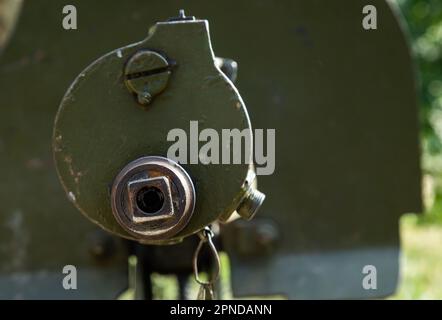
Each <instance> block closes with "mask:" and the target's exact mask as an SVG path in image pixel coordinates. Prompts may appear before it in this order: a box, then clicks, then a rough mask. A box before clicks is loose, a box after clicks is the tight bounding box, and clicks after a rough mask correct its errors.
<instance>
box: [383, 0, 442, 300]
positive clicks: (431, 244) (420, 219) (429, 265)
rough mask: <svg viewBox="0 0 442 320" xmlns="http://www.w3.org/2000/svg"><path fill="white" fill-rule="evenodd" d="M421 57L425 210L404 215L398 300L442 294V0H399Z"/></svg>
mask: <svg viewBox="0 0 442 320" xmlns="http://www.w3.org/2000/svg"><path fill="white" fill-rule="evenodd" d="M395 2H396V3H397V4H398V5H399V7H400V9H401V11H402V14H403V16H404V18H405V20H406V24H407V27H408V31H409V34H410V36H411V39H410V45H411V46H412V50H413V54H414V56H415V61H416V76H417V83H418V94H419V101H418V103H419V107H420V108H419V110H420V114H419V116H420V128H421V148H422V168H423V172H424V179H423V192H424V205H425V208H426V210H425V211H426V212H425V213H424V214H422V215H419V216H416V215H406V216H405V217H403V218H402V220H401V241H402V248H403V250H402V258H401V259H402V261H401V279H400V280H401V281H400V285H399V289H398V292H397V294H396V295H395V296H393V297H392V298H393V299H442V1H441V0H396V1H395Z"/></svg>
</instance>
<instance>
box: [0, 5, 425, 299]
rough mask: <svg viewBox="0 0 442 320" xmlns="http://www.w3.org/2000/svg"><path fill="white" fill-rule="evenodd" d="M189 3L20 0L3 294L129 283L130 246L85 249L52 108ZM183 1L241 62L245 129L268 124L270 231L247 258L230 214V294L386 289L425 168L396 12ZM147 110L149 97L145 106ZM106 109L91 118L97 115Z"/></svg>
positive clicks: (0, 197)
mask: <svg viewBox="0 0 442 320" xmlns="http://www.w3.org/2000/svg"><path fill="white" fill-rule="evenodd" d="M66 4H74V5H75V6H76V7H77V9H78V12H79V29H78V30H75V31H65V30H63V28H62V27H61V19H62V15H61V9H62V7H63V6H64V5H66ZM366 4H374V5H376V7H377V8H378V15H379V18H378V21H379V29H378V30H376V31H370V32H367V31H364V30H363V29H362V28H361V18H362V14H361V12H362V9H361V8H362V7H363V6H364V5H366ZM182 6H183V3H182V2H180V1H172V0H170V1H169V0H162V1H141V0H128V1H124V2H123V1H121V2H117V1H108V2H106V5H104V4H103V3H102V2H99V1H86V0H83V1H69V2H67V1H64V0H57V1H54V0H51V1H49V0H40V1H38V2H37V1H28V2H25V4H24V7H23V11H22V14H21V17H20V19H19V22H18V25H17V29H16V31H15V33H14V34H13V35H12V37H11V38H10V42H9V45H8V47H7V48H6V50H5V51H4V52H3V55H2V56H0V99H1V106H2V110H3V111H2V117H1V118H0V130H1V131H0V134H1V136H0V142H1V143H0V154H1V157H0V165H1V168H2V180H1V181H0V201H1V203H2V208H1V210H0V230H1V232H0V248H1V250H0V294H1V296H2V297H6V298H8V297H42V298H44V297H48V292H49V288H50V289H51V291H50V292H52V293H53V295H55V296H57V297H67V298H69V297H74V296H75V297H83V298H87V297H111V296H115V294H116V293H117V292H119V290H120V289H121V288H123V287H124V286H125V284H126V283H125V281H126V279H125V274H124V273H125V266H126V264H125V263H126V262H125V261H124V258H125V255H124V250H123V251H117V253H116V255H115V256H114V259H115V260H111V262H109V263H108V264H104V265H102V264H99V263H97V262H96V261H95V260H94V258H92V257H91V256H90V254H89V252H88V249H89V246H90V244H89V242H88V241H87V240H86V239H88V236H87V235H88V234H89V233H90V232H94V230H95V227H94V226H93V225H92V224H91V223H89V222H88V221H87V220H86V219H84V217H82V216H81V215H80V214H79V213H78V211H77V210H76V209H75V208H74V207H73V206H72V204H70V203H69V202H68V200H67V199H66V196H65V193H64V192H63V190H62V188H61V186H60V184H59V182H58V181H57V177H56V173H55V167H54V165H53V163H52V159H51V157H52V156H51V134H52V125H53V120H54V117H55V113H56V111H57V108H58V106H59V103H60V101H61V100H62V98H63V95H64V94H65V92H66V89H67V88H68V87H69V86H70V84H71V83H72V80H73V79H75V77H77V75H78V74H79V73H81V72H82V70H84V68H85V67H86V66H88V65H89V64H90V63H91V61H95V59H97V58H99V57H102V56H103V55H105V54H106V53H108V52H111V51H112V50H114V49H115V48H122V47H124V46H126V45H127V44H130V43H136V42H137V41H140V39H144V38H145V37H146V33H147V29H148V26H151V25H153V24H154V23H155V22H156V21H159V20H163V19H165V18H167V17H170V16H171V15H174V14H176V12H177V11H178V9H180V8H181V7H182ZM184 9H186V11H187V12H188V13H189V14H192V15H195V16H197V17H201V18H205V19H207V20H208V21H210V29H211V32H210V33H211V39H212V44H213V48H214V52H215V53H216V55H218V56H222V57H229V58H232V59H234V60H235V61H237V62H238V64H239V73H238V81H237V83H236V87H237V88H238V89H239V92H240V93H241V96H242V97H243V99H244V101H245V103H246V105H247V106H248V110H249V112H250V118H251V122H252V125H253V127H256V128H276V130H277V141H276V148H277V149H276V172H275V174H274V175H272V176H268V177H267V176H266V177H265V176H261V177H259V187H260V189H261V190H262V191H263V192H265V193H266V194H267V199H266V202H265V204H264V206H263V208H262V209H261V210H260V212H259V213H258V217H257V218H256V220H255V221H256V223H258V222H260V221H261V222H263V223H266V221H267V219H268V220H270V221H271V222H272V224H273V225H274V226H275V228H276V230H277V232H278V241H277V242H276V243H275V246H274V249H272V250H273V251H272V250H271V251H270V252H269V253H268V254H267V255H263V256H258V257H251V256H247V252H246V253H244V252H241V251H240V249H241V248H242V245H240V243H239V242H238V241H237V240H238V237H237V236H236V235H235V232H236V231H235V230H236V229H237V228H239V227H238V225H231V228H230V230H228V229H225V230H224V245H225V249H226V250H227V251H228V253H229V254H230V256H231V261H232V275H233V289H234V294H236V295H259V294H285V295H287V296H289V297H294V298H324V297H333V298H342V297H345V298H355V297H358V298H359V297H374V296H385V295H388V294H390V293H391V292H393V291H394V289H395V287H396V285H397V276H398V267H399V265H398V255H399V234H398V219H399V217H400V215H401V214H402V213H404V212H409V211H419V209H420V187H419V186H420V172H419V149H418V142H417V140H418V139H417V117H416V114H417V111H416V97H415V84H414V81H413V70H412V61H411V57H410V54H409V49H408V47H407V44H406V41H405V38H404V35H403V32H402V30H401V29H400V25H399V22H398V19H397V17H396V16H395V15H394V13H393V11H392V10H391V8H390V7H389V6H388V5H387V4H386V3H385V2H384V1H364V0H358V1H333V2H332V1H325V0H323V1H320V0H311V1H301V0H299V1H298V0H297V1H278V2H275V1H253V2H251V1H233V0H224V1H221V0H219V1H198V0H190V1H186V3H185V7H184ZM43 22H44V23H43ZM112 58H113V59H115V60H116V62H118V61H119V60H118V59H117V57H116V56H115V55H113V56H112ZM119 70H121V69H119ZM115 72H116V71H115ZM114 76H115V74H114ZM97 77H98V76H97ZM114 79H115V78H114ZM171 84H172V82H171ZM86 90H87V89H86ZM90 94H91V99H96V100H95V101H96V102H97V103H98V102H99V98H97V97H96V95H95V93H94V92H90ZM106 94H107V93H106V92H105V94H104V96H106ZM164 94H166V93H164ZM160 97H161V96H158V99H160ZM120 98H121V99H122V100H124V101H126V100H125V99H126V98H124V97H123V95H121V97H120ZM132 98H133V97H131V96H130V95H129V96H128V97H127V101H126V102H127V103H128V104H132V103H133V100H131V99H132ZM180 105H182V106H185V103H184V100H183V101H180ZM156 110H158V108H157V105H155V104H153V105H152V109H151V110H150V111H148V112H149V113H150V112H153V113H154V114H155V113H156V112H160V111H156ZM92 111H93V110H92ZM138 111H140V110H139V109H137V107H136V106H134V107H133V108H132V109H131V108H129V110H127V112H128V113H131V114H135V113H136V112H138ZM140 112H141V111H140ZM147 114H148V113H146V115H147ZM104 116H105V115H103V114H102V113H101V112H96V113H93V114H92V115H91V117H90V118H87V114H85V115H84V117H85V121H86V122H90V123H92V122H94V123H100V119H101V118H102V117H104ZM118 120H119V121H124V119H122V120H120V119H118ZM172 121H176V124H179V120H177V119H174V118H173V117H172ZM104 125H106V124H104ZM72 126H73V124H72ZM158 126H159V125H158ZM129 130H130V128H129ZM159 130H160V131H161V128H159ZM134 134H139V135H140V138H142V133H141V132H140V133H138V132H137V133H134ZM157 147H158V148H159V149H160V148H162V147H161V146H155V148H157ZM89 151H90V149H88V150H87V151H85V152H89ZM92 151H94V150H92ZM147 151H148V150H147ZM163 151H164V150H163ZM144 152H145V151H144V150H143V151H139V152H138V153H136V152H134V153H133V154H132V155H131V156H130V157H128V158H132V156H133V157H135V156H138V154H141V153H144ZM128 160H133V159H128ZM106 161H107V162H106ZM102 164H105V165H108V166H109V167H110V168H114V170H117V169H118V167H119V166H122V165H124V163H123V162H121V163H120V164H119V165H117V164H115V163H113V162H112V159H106V160H103V162H102ZM187 169H188V170H189V172H190V171H192V168H191V166H189V168H187ZM75 170H78V168H76V169H75ZM108 177H109V178H111V174H109V176H108ZM197 183H200V181H197ZM204 183H205V182H203V184H204ZM72 186H73V187H75V186H74V184H72ZM222 186H223V185H222V181H221V182H220V183H219V185H217V186H216V188H219V190H221V189H222ZM73 189H75V188H73ZM99 192H101V193H102V192H103V191H102V190H100V191H99ZM106 196H107V195H106V194H103V193H102V194H101V196H100V197H101V198H102V199H104V198H106ZM197 196H198V195H197ZM213 205H214V206H217V205H220V204H216V203H213ZM215 209H216V207H215ZM213 212H216V210H214V211H213ZM212 217H213V216H212ZM259 218H261V220H260V219H259ZM264 219H265V221H263V220H264ZM244 223H245V222H244ZM252 223H253V221H252V222H250V224H246V227H253V224H252ZM246 240H247V239H246ZM245 246H247V243H245ZM119 257H120V258H119ZM65 264H77V265H79V267H80V270H81V269H84V270H85V272H84V273H83V275H84V277H85V278H84V279H87V280H85V282H87V283H90V284H93V285H91V286H90V287H89V286H87V287H86V286H83V287H82V289H81V290H78V291H77V292H76V293H75V294H73V293H72V292H66V291H65V290H63V289H62V287H61V268H62V266H63V265H65ZM363 264H375V265H377V267H378V274H379V275H380V279H381V280H382V281H379V282H378V285H379V286H380V287H379V290H377V291H372V292H368V291H364V290H362V289H361V285H360V284H361V277H362V274H361V267H362V265H363ZM86 270H91V272H86ZM110 278H112V279H114V280H115V282H113V283H112V284H109V282H108V280H109V279H110ZM36 279H40V281H35V280H36ZM31 282H32V283H33V286H32V287H31V286H29V285H27V284H29V283H31ZM5 288H8V289H5ZM9 288H11V289H9Z"/></svg>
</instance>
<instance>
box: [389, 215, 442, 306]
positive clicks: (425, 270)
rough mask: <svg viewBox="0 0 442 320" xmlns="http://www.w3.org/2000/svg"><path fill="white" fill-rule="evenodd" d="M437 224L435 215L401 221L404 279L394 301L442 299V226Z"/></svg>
mask: <svg viewBox="0 0 442 320" xmlns="http://www.w3.org/2000/svg"><path fill="white" fill-rule="evenodd" d="M433 210H434V209H433ZM433 214H434V213H433ZM438 216H439V215H438ZM430 221H431V223H430ZM434 221H436V219H435V218H433V217H432V213H431V212H430V213H427V214H425V215H422V216H421V217H418V216H416V215H406V216H404V217H403V218H402V219H401V241H402V257H401V278H400V282H399V288H398V291H397V293H396V294H395V295H394V296H392V297H391V299H442V224H440V223H435V222H434Z"/></svg>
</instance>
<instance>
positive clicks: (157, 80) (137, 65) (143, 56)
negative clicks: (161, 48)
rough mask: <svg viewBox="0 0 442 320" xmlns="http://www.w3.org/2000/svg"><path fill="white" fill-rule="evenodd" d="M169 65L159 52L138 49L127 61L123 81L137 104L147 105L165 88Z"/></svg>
mask: <svg viewBox="0 0 442 320" xmlns="http://www.w3.org/2000/svg"><path fill="white" fill-rule="evenodd" d="M171 67H172V65H171V64H169V62H168V61H167V60H166V58H164V57H163V56H162V55H160V54H159V53H157V52H155V51H151V50H140V51H138V52H136V53H135V54H134V55H133V56H132V57H131V58H129V60H128V61H127V63H126V65H125V68H124V82H125V84H126V87H127V88H128V90H129V91H130V92H131V93H132V94H133V95H134V96H135V97H136V100H137V102H138V103H139V104H141V105H148V104H150V103H151V102H152V100H153V98H154V97H155V96H157V95H159V94H160V93H162V92H163V91H164V90H165V89H166V87H167V83H168V82H169V77H170V75H171V73H172V72H171Z"/></svg>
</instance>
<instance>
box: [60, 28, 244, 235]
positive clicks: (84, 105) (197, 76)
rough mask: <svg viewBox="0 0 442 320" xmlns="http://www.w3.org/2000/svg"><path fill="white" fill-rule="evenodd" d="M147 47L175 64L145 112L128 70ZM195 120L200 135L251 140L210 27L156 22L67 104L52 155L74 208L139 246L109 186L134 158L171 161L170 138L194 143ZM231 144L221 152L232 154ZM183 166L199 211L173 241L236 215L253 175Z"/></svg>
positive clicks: (92, 69) (101, 62)
mask: <svg viewBox="0 0 442 320" xmlns="http://www.w3.org/2000/svg"><path fill="white" fill-rule="evenodd" d="M148 48H149V49H150V50H155V51H158V52H164V54H165V55H166V56H167V57H168V58H169V59H171V60H173V61H175V62H176V64H177V65H176V67H175V68H174V70H173V72H172V75H171V79H170V80H169V84H168V86H167V88H166V89H165V91H164V92H163V93H162V94H161V95H159V96H158V97H156V98H155V99H154V101H153V102H152V103H151V104H150V105H149V106H148V108H140V106H139V105H138V104H137V103H136V101H135V100H134V98H133V96H132V94H131V93H130V92H129V91H128V90H127V88H126V86H125V84H124V77H123V70H124V66H125V63H126V61H127V60H128V59H129V58H130V57H131V56H132V55H133V54H134V53H135V52H137V51H139V50H143V49H148ZM190 121H198V128H199V130H203V129H205V128H211V129H215V130H217V131H218V132H221V130H222V129H228V128H236V129H239V130H241V131H242V130H243V129H246V130H247V129H249V135H251V131H250V123H249V119H248V115H247V111H246V110H245V107H244V104H243V102H242V99H241V97H240V96H239V94H238V92H237V91H236V88H235V87H234V86H233V85H232V84H231V82H230V81H229V80H228V79H227V77H226V76H225V75H224V74H223V73H222V72H221V71H220V70H219V69H217V68H216V67H215V63H214V55H213V52H212V48H211V45H210V41H209V33H208V24H207V22H206V21H204V20H196V21H190V22H164V23H158V24H157V25H155V27H154V28H152V29H151V31H150V36H149V37H148V38H147V39H146V40H145V41H143V42H141V43H138V44H135V45H132V46H128V47H124V48H120V49H116V50H115V51H112V52H111V53H109V54H107V55H105V56H103V57H102V58H100V59H98V60H97V61H95V62H94V63H93V64H92V65H90V66H89V67H88V68H86V69H85V70H84V71H83V72H82V73H81V74H80V75H79V77H78V78H77V79H76V80H75V81H74V83H73V85H72V86H71V87H70V89H69V91H68V92H67V93H66V95H65V97H64V98H63V101H62V103H61V106H60V110H59V113H58V115H57V119H56V123H55V128H54V155H55V159H56V163H57V168H58V172H59V175H60V178H61V180H62V182H63V185H64V187H65V191H66V193H67V194H68V195H70V198H71V201H72V202H73V203H74V204H75V205H76V206H77V208H79V209H80V210H81V211H82V212H83V213H84V214H85V215H86V216H88V217H89V218H90V219H91V220H92V221H94V222H96V223H97V224H99V225H100V226H102V227H103V228H105V229H106V230H109V231H111V232H113V233H116V234H118V235H120V236H123V237H126V238H132V239H134V237H133V236H132V235H129V234H128V233H127V232H126V231H124V230H123V229H122V228H121V226H120V225H119V224H118V223H117V222H116V220H115V218H114V216H113V215H112V210H111V205H110V204H111V200H110V194H109V185H110V184H111V183H112V181H113V180H114V178H115V177H116V175H117V174H118V173H119V172H120V170H121V169H122V168H123V167H124V166H125V165H126V164H128V163H129V162H131V161H133V160H135V159H138V158H141V157H143V156H163V157H167V152H168V148H169V147H170V145H171V143H170V142H168V141H167V137H168V134H169V132H170V131H171V130H173V129H175V128H181V129H184V130H185V131H186V132H187V133H188V137H190V136H191V135H192V133H191V132H189V130H190V129H189V128H190ZM189 139H191V138H189ZM232 144H233V141H232V140H231V141H230V142H229V145H227V146H223V148H226V147H227V148H228V150H229V149H233V147H232ZM249 147H251V146H249ZM190 152H192V150H189V153H190ZM249 154H251V152H249ZM183 166H184V169H185V170H186V171H187V172H188V173H189V175H190V177H191V179H192V180H193V182H194V185H195V190H196V198H197V199H196V208H195V211H194V214H193V216H192V218H191V220H190V222H189V224H188V225H187V226H186V227H185V228H184V230H183V231H182V232H180V233H179V234H178V235H176V236H174V237H173V238H171V240H173V239H176V238H178V239H179V238H182V237H183V236H187V235H189V234H192V233H195V232H196V231H198V230H200V229H202V228H203V227H204V226H206V225H208V224H210V223H212V222H214V221H215V220H217V219H218V218H219V217H220V216H225V215H226V213H232V212H233V211H234V210H235V209H236V207H237V206H238V204H239V201H240V200H241V197H242V195H243V193H244V190H243V187H242V186H243V184H244V181H245V179H246V176H247V172H248V170H249V165H248V164H246V163H244V164H238V165H236V164H235V165H232V164H210V165H206V164H201V163H198V164H190V165H183Z"/></svg>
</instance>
